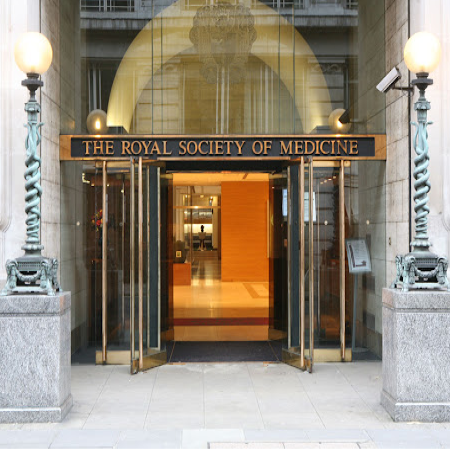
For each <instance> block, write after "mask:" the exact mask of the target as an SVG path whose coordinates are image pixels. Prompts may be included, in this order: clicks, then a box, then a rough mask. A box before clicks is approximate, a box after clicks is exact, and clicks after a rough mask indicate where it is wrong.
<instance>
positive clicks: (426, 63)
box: [403, 31, 441, 76]
mask: <svg viewBox="0 0 450 450" xmlns="http://www.w3.org/2000/svg"><path fill="white" fill-rule="evenodd" d="M403 56H404V58H405V63H406V66H407V67H408V69H409V70H410V71H411V72H413V73H416V74H423V75H425V74H426V76H428V74H429V73H430V72H433V71H434V70H435V69H436V68H437V66H438V65H439V62H440V60H441V44H440V42H439V39H438V38H437V37H436V36H435V35H434V34H431V33H427V32H425V31H421V32H419V33H415V34H413V35H412V36H411V37H410V38H409V39H408V42H407V43H406V45H405V49H404V51H403Z"/></svg>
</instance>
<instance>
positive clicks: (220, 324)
mask: <svg viewBox="0 0 450 450" xmlns="http://www.w3.org/2000/svg"><path fill="white" fill-rule="evenodd" d="M195 164H196V163H195V162H192V163H190V164H187V166H189V169H190V171H189V172H186V171H185V172H180V171H179V169H178V168H176V167H171V164H170V163H161V162H160V163H155V162H151V163H150V162H146V161H143V160H142V159H138V160H136V159H133V160H131V161H130V162H119V161H101V162H98V163H95V168H94V167H93V168H92V170H86V171H85V172H84V175H83V177H84V179H85V181H86V183H89V184H90V186H91V187H92V188H93V189H94V195H93V196H89V197H88V204H87V205H86V207H87V210H88V214H89V215H90V216H91V217H92V219H91V228H90V230H89V233H90V234H91V235H92V236H91V239H92V242H93V243H94V244H95V245H93V246H92V248H91V253H92V255H91V256H92V257H91V258H90V260H91V265H92V267H91V279H90V280H89V284H90V286H89V291H90V302H89V311H88V323H89V324H90V335H91V338H92V341H93V342H92V343H93V344H94V346H95V347H96V352H95V361H96V363H99V364H102V363H103V364H130V365H131V371H132V372H133V373H135V372H137V371H139V370H145V369H148V368H151V367H154V366H157V365H160V364H164V363H166V362H170V361H175V359H172V358H171V357H172V356H173V355H174V349H176V348H177V347H176V345H177V343H181V342H183V344H182V347H183V348H184V351H185V354H186V351H187V352H188V353H189V348H187V347H186V345H187V344H186V343H187V342H199V341H209V342H218V341H220V342H229V341H233V342H236V341H238V342H242V341H258V342H263V341H265V342H271V343H272V344H273V345H272V346H271V347H272V350H273V353H274V354H275V355H278V354H279V359H281V360H282V361H284V362H286V363H289V364H292V365H295V366H297V367H299V368H302V369H309V370H311V369H312V364H313V360H314V359H316V360H319V361H340V360H350V359H351V348H350V346H351V337H352V329H353V328H354V326H353V321H352V311H353V309H352V302H351V301H350V300H349V299H352V298H353V295H352V294H353V293H352V289H351V286H352V284H351V282H350V280H349V278H350V276H349V274H348V269H347V265H346V260H345V253H344V245H345V239H346V237H348V236H350V216H349V209H348V207H346V195H347V196H348V194H349V193H348V189H349V188H350V184H351V179H350V163H347V162H345V161H337V162H332V161H318V162H316V161H313V160H308V161H305V159H303V158H302V159H300V160H298V161H293V162H289V163H288V162H287V161H282V162H277V163H276V164H273V161H272V162H270V164H269V165H270V167H261V168H258V171H252V170H251V165H253V166H255V164H254V163H248V170H246V171H242V167H244V169H245V164H243V163H241V164H240V167H241V169H240V170H225V171H223V170H222V171H221V172H217V171H212V170H211V169H214V167H213V166H211V165H209V167H208V171H207V172H205V169H204V168H202V167H199V169H202V170H203V171H202V172H196V171H195V169H196V167H195ZM214 164H215V165H217V163H214ZM214 164H213V165H214ZM185 166H186V165H185ZM229 168H230V169H233V167H232V166H230V167H229ZM311 199H312V200H311ZM268 345H269V346H270V344H268ZM186 348H187V350H186ZM250 351H251V350H250ZM249 359H250V357H249ZM207 360H210V361H215V360H217V359H215V358H214V354H213V355H211V357H210V358H207Z"/></svg>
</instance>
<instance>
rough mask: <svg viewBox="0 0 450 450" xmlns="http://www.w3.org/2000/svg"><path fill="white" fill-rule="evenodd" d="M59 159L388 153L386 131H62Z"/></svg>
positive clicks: (341, 156)
mask: <svg viewBox="0 0 450 450" xmlns="http://www.w3.org/2000/svg"><path fill="white" fill-rule="evenodd" d="M60 140H61V159H62V160H63V159H112V158H114V159H120V158H127V159H129V158H130V157H137V158H139V157H140V158H145V159H149V160H158V159H170V158H177V159H180V158H182V159H186V160H189V159H196V158H203V159H205V158H206V159H211V158H218V157H220V158H234V159H236V158H267V159H270V158H288V159H296V158H300V157H302V156H312V157H314V158H327V159H354V158H363V159H386V156H385V153H386V136H384V135H372V136H367V135H363V136H359V135H355V136H350V135H349V136H347V135H345V136H344V135H321V136H318V135H283V136H279V135H277V136H269V135H261V136H254V135H252V136H247V135H236V136H183V135H181V136H153V135H150V136H142V135H136V136H133V135H104V136H93V135H83V136H77V135H65V136H61V139H60Z"/></svg>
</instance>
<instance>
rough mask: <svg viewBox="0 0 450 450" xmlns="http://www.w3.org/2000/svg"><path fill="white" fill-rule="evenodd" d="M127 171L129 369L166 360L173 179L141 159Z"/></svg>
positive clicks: (169, 324)
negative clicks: (130, 193) (129, 208)
mask: <svg viewBox="0 0 450 450" xmlns="http://www.w3.org/2000/svg"><path fill="white" fill-rule="evenodd" d="M132 174H134V176H132V180H134V182H133V184H134V186H135V189H132V191H133V192H135V194H134V198H133V199H132V204H134V205H135V206H134V208H132V211H131V229H132V230H134V232H133V233H132V235H131V248H132V252H131V253H132V255H131V261H132V264H131V273H132V279H133V280H134V295H132V296H131V304H130V316H131V317H133V318H134V321H133V322H134V323H133V324H132V327H131V330H130V336H131V339H130V341H131V345H130V352H131V355H130V356H131V373H137V372H139V371H142V370H147V369H150V368H152V367H156V366H159V365H161V364H164V363H166V362H167V346H166V343H167V341H168V340H172V339H173V318H172V317H171V311H172V310H173V308H172V299H173V291H172V278H173V276H172V271H173V257H172V256H173V255H172V254H173V251H172V248H171V247H172V240H171V239H170V238H169V236H170V237H171V236H172V192H171V189H172V183H171V175H168V174H166V173H165V170H164V166H161V165H155V164H149V163H145V164H144V163H143V161H142V159H139V160H138V161H137V162H132ZM133 249H134V250H133ZM133 272H134V276H133Z"/></svg>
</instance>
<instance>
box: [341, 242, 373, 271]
mask: <svg viewBox="0 0 450 450" xmlns="http://www.w3.org/2000/svg"><path fill="white" fill-rule="evenodd" d="M345 246H346V248H347V259H348V268H349V271H350V273H362V272H371V271H372V265H371V263H370V254H369V249H368V247H367V242H366V240H365V239H346V240H345Z"/></svg>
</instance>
